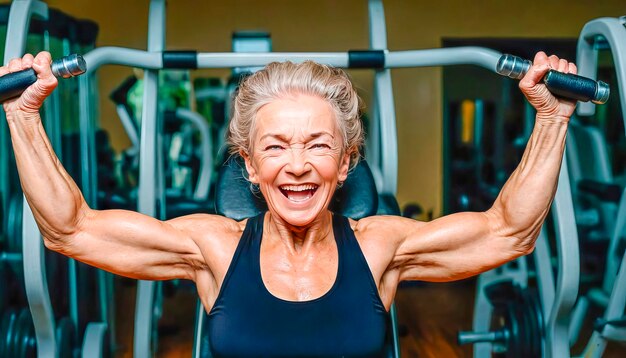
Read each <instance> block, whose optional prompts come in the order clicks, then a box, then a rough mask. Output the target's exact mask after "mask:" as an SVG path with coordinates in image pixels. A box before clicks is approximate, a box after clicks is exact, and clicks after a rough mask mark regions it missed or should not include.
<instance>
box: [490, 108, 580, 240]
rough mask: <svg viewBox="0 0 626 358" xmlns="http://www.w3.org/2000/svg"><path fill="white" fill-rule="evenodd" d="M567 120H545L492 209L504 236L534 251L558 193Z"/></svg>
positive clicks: (536, 128)
mask: <svg viewBox="0 0 626 358" xmlns="http://www.w3.org/2000/svg"><path fill="white" fill-rule="evenodd" d="M567 122H568V119H567V118H550V119H546V118H541V117H538V118H537V120H536V122H535V128H534V130H533V132H532V134H531V137H530V139H529V141H528V144H527V146H526V150H525V152H524V154H523V156H522V160H521V162H520V164H519V165H518V167H517V169H516V170H515V171H514V172H513V174H512V175H511V177H510V178H509V180H508V181H507V182H506V184H505V185H504V187H503V188H502V191H501V192H500V195H499V196H498V198H497V199H496V202H495V203H494V206H493V207H492V209H490V210H489V213H490V214H491V215H495V217H496V218H498V220H499V224H498V229H499V230H502V231H504V232H503V233H501V234H503V235H504V236H515V237H517V238H520V239H522V245H524V246H528V248H529V249H530V248H532V246H533V244H534V239H535V238H536V235H537V234H538V232H539V229H540V227H541V225H542V223H543V221H544V219H545V217H546V215H547V213H548V211H549V209H550V204H551V203H552V199H553V198H554V194H555V192H556V187H557V182H558V177H559V171H560V168H561V161H562V158H563V152H564V148H565V137H566V135H567Z"/></svg>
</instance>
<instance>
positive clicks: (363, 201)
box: [330, 160, 378, 220]
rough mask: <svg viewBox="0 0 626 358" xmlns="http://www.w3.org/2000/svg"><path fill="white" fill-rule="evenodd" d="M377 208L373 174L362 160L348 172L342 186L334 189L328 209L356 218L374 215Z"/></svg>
mask: <svg viewBox="0 0 626 358" xmlns="http://www.w3.org/2000/svg"><path fill="white" fill-rule="evenodd" d="M377 208H378V194H377V192H376V183H375V182H374V176H373V175H372V171H371V170H370V167H369V165H367V162H365V161H364V160H362V161H360V162H359V164H357V166H356V167H354V168H353V169H352V170H351V171H350V172H349V173H348V178H347V179H346V181H345V182H344V183H343V186H342V187H341V188H339V189H337V191H335V195H334V196H333V199H332V201H331V203H330V210H331V211H332V212H335V213H338V214H341V215H343V216H346V217H349V218H352V219H355V220H358V219H361V218H364V217H368V216H372V215H376V209H377Z"/></svg>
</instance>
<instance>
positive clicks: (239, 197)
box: [215, 156, 378, 221]
mask: <svg viewBox="0 0 626 358" xmlns="http://www.w3.org/2000/svg"><path fill="white" fill-rule="evenodd" d="M246 178H247V172H246V167H245V165H244V162H243V159H242V158H241V157H240V156H232V157H230V158H229V159H228V160H227V161H226V163H225V164H224V165H223V166H222V168H221V169H220V173H219V177H218V179H217V186H216V193H215V210H216V212H217V213H218V214H220V215H224V216H226V217H229V218H231V219H234V220H237V221H239V220H243V219H246V218H249V217H253V216H255V215H258V214H260V213H261V212H264V211H266V210H267V204H266V203H265V200H264V199H263V196H262V195H261V193H260V192H258V193H253V192H252V190H251V187H250V182H249V181H248V180H247V179H246ZM377 209H378V195H377V193H376V185H375V183H374V177H373V176H372V172H371V171H370V168H369V166H368V165H367V163H366V162H365V161H363V160H362V161H360V162H359V164H358V165H357V166H356V167H354V168H353V169H352V170H351V171H350V173H349V174H348V178H347V179H346V181H345V183H344V184H343V186H342V187H341V188H339V189H337V191H336V192H335V196H334V197H333V199H332V201H331V204H330V210H331V211H332V212H335V213H337V214H341V215H344V216H347V217H349V218H352V219H356V220H358V219H361V218H364V217H367V216H372V215H375V214H376V210H377Z"/></svg>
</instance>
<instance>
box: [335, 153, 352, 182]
mask: <svg viewBox="0 0 626 358" xmlns="http://www.w3.org/2000/svg"><path fill="white" fill-rule="evenodd" d="M351 153H352V151H348V152H347V153H345V154H344V155H343V157H342V158H341V163H339V176H338V179H339V181H340V182H343V181H346V178H348V170H349V169H350V155H351Z"/></svg>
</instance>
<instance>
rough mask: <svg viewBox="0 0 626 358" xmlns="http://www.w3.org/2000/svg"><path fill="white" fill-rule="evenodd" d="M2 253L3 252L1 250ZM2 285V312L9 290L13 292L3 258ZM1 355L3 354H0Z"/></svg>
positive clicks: (0, 285)
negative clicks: (10, 288)
mask: <svg viewBox="0 0 626 358" xmlns="http://www.w3.org/2000/svg"><path fill="white" fill-rule="evenodd" d="M0 255H2V252H0ZM0 287H3V288H4V290H5V291H4V293H0V312H4V308H5V307H6V305H7V298H8V294H7V292H11V291H9V290H8V288H9V276H8V275H7V268H6V265H5V263H4V261H3V260H2V259H0ZM0 357H1V356H0Z"/></svg>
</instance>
